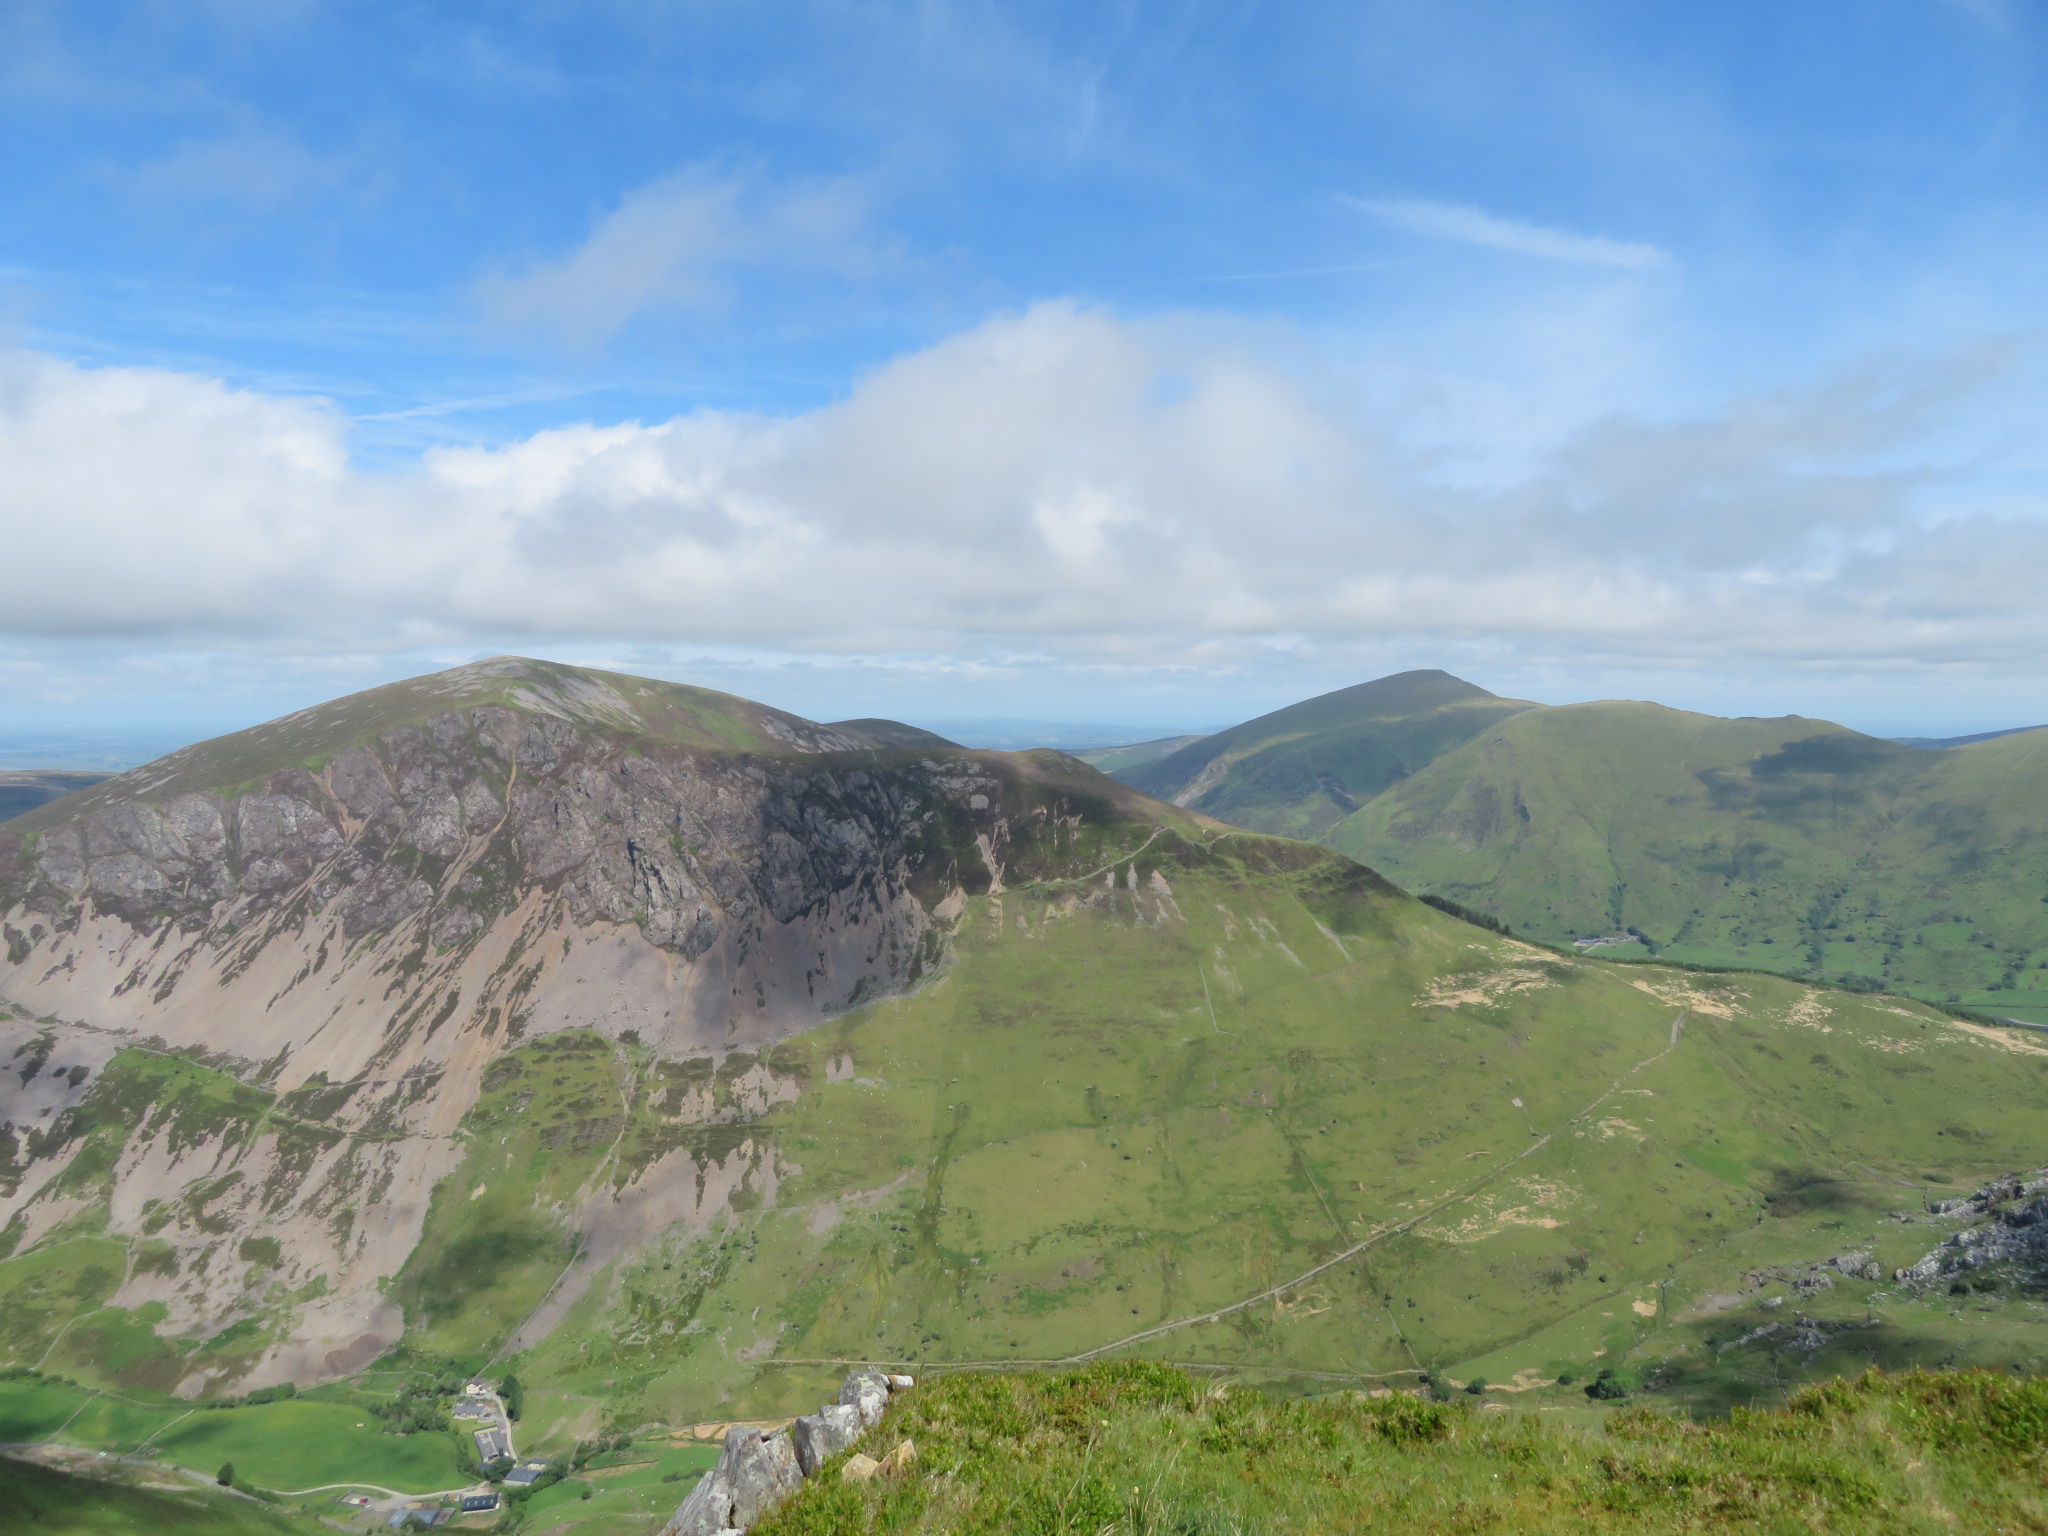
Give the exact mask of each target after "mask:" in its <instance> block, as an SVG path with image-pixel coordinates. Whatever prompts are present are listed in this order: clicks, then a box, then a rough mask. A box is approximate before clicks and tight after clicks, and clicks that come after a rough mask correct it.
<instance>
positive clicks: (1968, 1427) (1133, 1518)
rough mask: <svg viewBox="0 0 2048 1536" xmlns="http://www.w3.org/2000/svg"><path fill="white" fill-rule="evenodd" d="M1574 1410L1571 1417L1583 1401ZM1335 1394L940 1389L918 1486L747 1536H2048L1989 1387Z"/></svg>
mask: <svg viewBox="0 0 2048 1536" xmlns="http://www.w3.org/2000/svg"><path fill="white" fill-rule="evenodd" d="M1582 1400H1583V1399H1582ZM1505 1401H1506V1396H1505V1394H1493V1395H1490V1396H1487V1395H1482V1396H1478V1397H1475V1396H1472V1395H1469V1394H1465V1393H1457V1394H1455V1395H1454V1396H1453V1397H1452V1399H1451V1400H1450V1401H1448V1402H1445V1401H1440V1400H1429V1399H1426V1398H1418V1397H1415V1396H1409V1395H1406V1394H1399V1395H1385V1394H1382V1395H1380V1396H1377V1397H1363V1396H1360V1395H1356V1394H1352V1393H1341V1394H1331V1395H1328V1396H1325V1397H1323V1398H1320V1399H1316V1400H1300V1399H1297V1400H1292V1401H1279V1402H1276V1401H1274V1400H1272V1399H1271V1398H1268V1397H1265V1396H1262V1395H1261V1394H1258V1393H1255V1392H1248V1391H1245V1390H1244V1389H1243V1388H1241V1387H1231V1386H1228V1385H1225V1384H1221V1383H1217V1382H1214V1381H1211V1380H1204V1379H1201V1378H1199V1377H1195V1376H1191V1375H1189V1374H1188V1373H1185V1372H1180V1371H1174V1370H1170V1369H1166V1368H1162V1367H1158V1366H1131V1365H1119V1366H1113V1367H1097V1368H1094V1369H1091V1370H1087V1371H1082V1372H1076V1373H1073V1374H1070V1375H1059V1376H1052V1375H1023V1374H1017V1373H1005V1374H1002V1375H997V1376H952V1377H948V1378H945V1379H944V1380H942V1381H939V1382H937V1383H934V1384H930V1385H928V1386H925V1387H922V1388H920V1389H919V1390H918V1391H917V1392H915V1393H913V1394H911V1395H910V1396H908V1397H907V1398H905V1399H902V1400H900V1401H898V1402H896V1403H893V1404H892V1405H891V1410H890V1414H889V1417H888V1419H887V1420H886V1421H885V1422H884V1423H883V1424H882V1426H881V1427H880V1429H879V1430H878V1431H877V1432H876V1434H875V1435H874V1436H873V1437H872V1438H873V1439H874V1440H875V1441H876V1442H877V1443H878V1445H882V1446H886V1445H891V1444H894V1443H897V1442H899V1441H901V1440H903V1439H906V1438H907V1439H909V1440H911V1441H912V1442H913V1443H914V1444H915V1445H916V1447H917V1452H918V1456H917V1466H918V1471H919V1473H920V1475H919V1476H917V1477H912V1478H905V1479H901V1480H891V1479H886V1478H883V1479H877V1480H874V1481H870V1482H866V1483H855V1482H848V1481H846V1480H844V1479H842V1478H837V1477H833V1476H831V1475H830V1474H829V1472H828V1473H827V1475H826V1476H823V1477H820V1478H818V1479H816V1480H815V1481H813V1482H811V1483H808V1484H806V1485H805V1487H804V1488H803V1490H802V1491H801V1492H799V1493H798V1494H797V1496H796V1497H795V1498H794V1499H792V1500H791V1501H790V1502H789V1503H788V1504H787V1505H785V1506H784V1507H783V1508H782V1509H780V1510H778V1511H776V1513H775V1514H774V1515H773V1516H772V1517H771V1518H770V1519H769V1520H768V1521H766V1522H765V1523H763V1524H762V1525H760V1526H758V1527H756V1529H757V1530H758V1531H759V1533H760V1536H837V1533H840V1532H845V1531H877V1532H884V1533H887V1532H909V1531H922V1532H961V1533H967V1532H974V1533H980V1532H994V1531H1002V1532H1013V1531H1120V1532H1122V1531H1128V1532H1142V1533H1161V1536H1163V1533H1168V1532H1173V1533H1180V1532H1197V1533H1208V1532H1216V1533H1223V1532H1235V1531H1265V1530H1288V1531H1313V1532H1338V1531H1365V1530H1375V1531H1376V1530H1397V1531H1403V1532H1415V1533H1425V1536H1437V1533H1441V1536H1450V1533H1458V1536H1473V1533H1480V1532H1489V1533H1499V1536H1582V1533H1585V1532H1589V1531H1599V1532H1615V1533H1629V1536H1638V1533H1640V1536H1652V1533H1672V1536H1677V1533H1680V1532H1696V1531H1702V1530H1714V1531H1743V1532H1781V1531H1782V1532H1794V1531H1797V1532H1830V1533H1832V1532H1839V1533H1842V1536H1850V1533H1854V1536H1878V1533H1899V1536H1907V1533H1914V1536H1917V1533H1921V1532H1930V1531H1946V1530H1963V1531H1984V1532H1992V1531H2031V1530H2039V1529H2040V1528H2041V1527H2042V1525H2043V1524H2044V1522H2048V1499H2044V1498H2043V1496H2042V1491H2041V1489H2042V1485H2041V1461H2040V1447H2041V1438H2042V1436H2043V1434H2044V1433H2048V1388H2044V1384H2043V1383H2041V1382H2039V1381H2023V1380H2015V1379H2014V1378H2012V1377H2011V1376H2009V1375H2003V1374H1995V1373H1991V1372H1968V1373H1954V1374H1942V1375H1934V1374H1918V1373H1916V1374H1912V1375H1906V1376H1901V1377H1894V1378H1885V1377H1876V1376H1872V1377H1868V1378H1864V1379H1861V1380H1858V1381H1856V1382H1853V1383H1843V1384H1837V1385H1832V1386H1829V1387H1823V1388H1812V1389H1808V1390H1807V1391H1804V1392H1802V1393H1800V1394H1799V1396H1798V1397H1797V1398H1795V1399H1794V1401H1793V1403H1792V1405H1791V1407H1790V1408H1789V1409H1780V1410H1776V1411H1768V1412H1755V1413H1738V1414H1736V1415H1735V1416H1733V1417H1732V1418H1731V1419H1730V1420H1728V1421H1725V1422H1721V1423H1714V1424H1689V1423H1686V1422H1684V1421H1683V1420H1679V1419H1674V1418H1672V1417H1669V1416H1666V1415H1663V1414H1659V1413H1654V1412H1647V1413H1646V1412H1636V1413H1628V1414H1622V1415H1617V1416H1616V1417H1615V1418H1614V1419H1612V1420H1611V1421H1610V1422H1609V1423H1608V1424H1607V1425H1606V1426H1604V1431H1603V1432H1592V1433H1589V1432H1587V1431H1586V1430H1585V1429H1584V1428H1581V1427H1580V1426H1578V1425H1576V1424H1572V1423H1569V1422H1561V1420H1563V1419H1568V1418H1569V1415H1568V1414H1567V1415H1559V1414H1555V1413H1553V1414H1551V1415H1547V1416H1544V1417H1541V1418H1539V1417H1538V1416H1536V1415H1531V1414H1502V1413H1498V1412H1490V1411H1488V1410H1494V1409H1499V1408H1500V1407H1502V1406H1503V1405H1504V1403H1505Z"/></svg>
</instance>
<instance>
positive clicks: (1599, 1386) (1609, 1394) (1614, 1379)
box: [1586, 1368, 1636, 1402]
mask: <svg viewBox="0 0 2048 1536" xmlns="http://www.w3.org/2000/svg"><path fill="white" fill-rule="evenodd" d="M1635 1389H1636V1384H1635V1382H1634V1381H1633V1380H1631V1379H1630V1378H1629V1377H1627V1376H1625V1375H1623V1374H1622V1373H1621V1372H1620V1371H1617V1370H1614V1369H1612V1368H1609V1369H1606V1370H1603V1371H1601V1373H1600V1374H1599V1375H1598V1376H1595V1377H1594V1378H1593V1379H1592V1381H1590V1382H1589V1383H1587V1385H1586V1396H1588V1397H1592V1398H1598V1399H1600V1400H1602V1401H1605V1402H1612V1401H1614V1400H1615V1399H1617V1398H1623V1397H1627V1396H1628V1395H1629V1393H1631V1392H1633V1391H1635Z"/></svg>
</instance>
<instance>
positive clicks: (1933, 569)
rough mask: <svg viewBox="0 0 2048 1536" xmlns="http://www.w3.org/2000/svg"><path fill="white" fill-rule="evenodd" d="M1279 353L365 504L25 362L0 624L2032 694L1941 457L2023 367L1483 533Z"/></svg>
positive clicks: (184, 402) (1740, 404)
mask: <svg viewBox="0 0 2048 1536" xmlns="http://www.w3.org/2000/svg"><path fill="white" fill-rule="evenodd" d="M1258 340H1259V338H1258V337H1256V336H1248V335H1247V334H1246V333H1244V332H1243V331H1241V330H1239V331H1235V332H1230V333H1219V332H1217V331H1216V330H1214V329H1211V328H1207V327H1204V326H1203V325H1200V324H1198V323H1195V322H1185V321H1154V322H1143V323H1134V322H1129V321H1125V320H1122V319H1119V318H1117V317H1115V316H1112V315H1109V314H1106V313H1103V312H1101V311H1096V310H1089V309H1085V308H1080V307H1076V306H1073V305H1068V304H1048V305H1041V306H1038V307H1036V308H1033V309H1031V310H1030V311H1028V312H1025V313H1023V314H1019V315H1013V316H1006V317H1002V318H998V319H994V320H990V321H988V322H986V323H985V324H982V325H980V326H977V327H975V328H974V329H972V330H969V331H966V332H963V333H961V334H959V335H956V336H953V337H951V338H949V339H947V340H945V341H943V342H941V343H939V344H938V345H936V346H933V347H930V348H928V349H926V350H923V351H920V352H917V353H913V354H910V355H907V356H904V357H902V358H899V359H897V360H896V361H894V362H892V363H891V364H889V365H888V366H886V367H884V368H882V369H880V370H878V371H876V372H875V373H874V374H872V375H870V376H869V377H867V378H866V379H864V380H862V381H861V382H860V383H859V384H858V386H857V387H856V388H855V389H854V390H853V391H852V392H851V393H850V394H849V396H848V397H847V398H846V399H845V400H843V401H841V402H839V403H836V404H834V405H831V406H828V407H825V408H823V409H820V410H816V411H812V412H809V413H807V414H802V415H797V416H790V417H771V416H765V415H750V414H736V413H715V412H700V413H696V414H692V415H688V416H683V417H679V418H677V419H675V420H672V421H668V422H663V423H659V424H655V425H648V426H642V425H638V424H626V425H615V426H595V425H586V426H572V427H564V428H559V429H555V430H551V431H546V432H542V433H538V434H536V435H534V436H533V437H530V438H527V439H525V440H522V441H519V442H515V443H511V444H508V445H506V446H503V447H499V448H492V449H481V448H445V449H440V450H436V451H434V452H431V453H429V454H428V455H427V456H426V457H425V458H424V459H423V460H422V462H421V463H420V465H419V466H418V468H417V469H416V470H414V471H412V472H408V473H404V474H398V475H385V476H377V475H370V474H366V473H364V472H362V471H360V470H358V469H355V468H352V467H351V466H350V464H349V462H348V458H347V453H346V442H347V434H348V423H347V421H346V420H345V419H344V418H343V417H342V416H341V415H339V414H338V413H337V412H335V411H333V410H331V409H330V408H328V407H325V406H323V405H321V404H319V403H317V402H306V401H297V400H284V399H277V398H272V397H268V396H264V395H261V394H256V393H251V392H246V391H237V390H232V389H229V388H226V387H224V386H223V385H221V384H219V383H217V382H215V381H211V380H208V379H203V378H197V377H192V376H189V375H182V374H176V373H168V372H148V371H142V370H133V369H120V368H106V369H84V368H78V367H74V366H71V365H67V364H63V363H59V362H55V361H51V360H49V359H47V358H40V357H36V356H33V355H27V354H16V355H15V356H14V357H13V358H12V360H11V361H9V362H7V363H6V364H5V366H4V367H0V548H4V549H6V550H7V551H8V555H9V565H10V569H11V570H12V571H14V572H16V573H32V576H29V577H24V576H21V575H17V577H16V579H15V580H14V581H12V582H11V583H10V586H9V592H8V600H7V603H6V605H5V607H4V609H0V622H4V626H5V629H6V630H7V631H8V632H11V633H12V634H14V635H16V636H23V637H34V636H57V637H65V636H69V637H109V636H113V637H120V636H133V637H141V636H156V637H167V636H168V637H179V642H180V643H193V637H206V636H213V637H227V638H229V639H233V640H236V641H237V642H238V643H244V644H261V643H267V642H271V641H275V640H279V639H283V640H287V641H291V642H293V643H300V644H303V643H305V642H306V641H308V640H311V639H322V638H324V639H327V640H330V641H331V642H332V643H333V644H335V645H337V646H355V647H360V648H378V647H383V648H391V649H395V648H398V647H400V646H402V645H412V646H419V645H428V644H435V643H440V644H450V645H455V644H463V643H475V642H478V641H481V640H484V639H488V640H490V641H492V642H494V643H495V642H500V641H502V642H505V643H512V644H526V645H532V646H536V647H537V646H541V645H560V644H567V643H573V642H582V641H596V642H600V643H615V644H619V645H673V644H688V645H697V646H712V647H718V646H723V647H739V648H753V649H754V650H755V651H757V652H769V653H781V654H786V655H809V656H821V655H834V654H836V655H841V656H864V657H869V658H875V657H884V658H886V657H890V656H897V657H912V656H914V657H923V658H934V657H938V658H945V657H952V658H972V657H976V656H981V657H987V656H993V655H1010V656H1017V655H1029V656H1035V657H1039V658H1049V659H1051V660H1052V661H1054V662H1058V663H1060V664H1073V665H1081V666H1106V667H1117V668H1135V669H1141V670H1142V669H1146V668H1164V669H1173V668H1186V667H1190V666H1224V667H1229V666H1241V665H1252V664H1255V663H1256V659H1257V658H1258V657H1260V656H1267V655H1271V654H1274V650H1273V648H1274V647H1276V646H1277V647H1280V648H1281V649H1282V650H1284V651H1285V652H1286V653H1288V654H1290V655H1294V654H1308V653H1316V654H1321V655H1325V656H1331V655H1341V654H1347V653H1351V652H1357V653H1361V654H1362V653H1364V652H1368V651H1371V652H1375V653H1377V654H1386V653H1387V652H1388V651H1389V650H1390V649H1402V648H1405V649H1406V651H1407V652H1408V653H1410V654H1413V653H1415V652H1417V651H1418V650H1420V651H1427V650H1431V649H1434V650H1435V651H1436V652H1437V653H1438V654H1440V655H1447V654H1452V653H1458V652H1464V653H1470V652H1471V651H1472V650H1473V648H1475V647H1477V648H1482V649H1486V650H1489V651H1490V653H1491V654H1494V655H1496V656H1507V655H1512V656H1515V657H1519V658H1522V659H1524V660H1527V661H1531V662H1535V661H1540V660H1542V659H1544V658H1550V659H1552V660H1559V659H1563V660H1573V659H1576V662H1577V663H1580V664H1585V665H1621V664H1624V663H1625V664H1627V665H1629V666H1655V665H1660V664H1671V665H1692V664H1697V663H1701V662H1711V661H1716V660H1718V661H1722V662H1731V663H1733V662H1741V661H1743V660H1744V659H1745V658H1748V659H1750V660H1756V659H1764V660H1771V659H1775V660H1777V661H1779V662H1786V663H1797V664H1800V665H1806V664H1813V663H1831V664H1832V663H1839V664H1841V665H1845V666H1857V667H1876V668H1880V669H1882V668H1893V669H1904V670H1911V669H1915V668H1925V667H1929V666H1941V665H1948V664H1953V663H1972V664H1977V663H1987V662H2001V663H2003V664H2008V665H2033V663H2032V662H2031V661H2028V660H2027V658H2031V657H2038V656H2040V655H2042V654H2048V606H2044V605H2043V604H2042V603H2041V602H2040V601H2039V594H2038V585H2039V579H2040V576H2041V574H2042V573H2043V572H2044V571H2048V521H2044V518H2043V515H2042V513H2043V504H2042V502H2041V501H2040V500H2039V499H2038V498H2037V497H2030V496H2029V495H2028V494H2027V491H2026V487H2027V486H2029V485H2032V484H2034V483H2036V481H2035V479H2034V478H2032V471H2031V470H2030V469H2029V468H2028V466H2027V465H2026V464H2024V463H2020V464H2018V465H2017V466H2015V465H2012V464H2009V463H2006V462H2005V461H2003V460H1999V459H1998V458H1997V453H1998V452H1999V451H2000V450H1998V449H1997V448H1996V445H1995V444H1990V445H1987V444H1984V443H1973V442H1968V441H1965V440H1962V439H1960V438H1957V437H1955V433H1956V431H1957V429H1956V427H1955V425H1954V421H1955V418H1954V416H1953V415H1952V414H1951V413H1952V412H1953V411H1954V409H1955V407H1956V405H1957V403H1958V402H1961V401H1966V400H1980V399H1981V398H1982V397H1983V396H1984V395H1985V392H1986V391H1995V390H2004V391H2007V392H2008V394H2010V393H2011V392H2012V391H2015V390H2023V387H2024V386H2025V381H2024V379H2023V378H2022V377H2021V376H2020V375H2019V374H2016V373H2015V372H2014V354H2012V353H2010V352H2008V351H2001V350H1999V349H1993V348H1986V349H1977V350H1974V351H1966V352H1959V353H1957V354H1955V355H1953V356H1950V357H1945V358H1936V359H1922V360H1917V361H1916V360H1911V359H1893V360H1889V361H1881V362H1873V363H1871V364H1869V365H1866V366H1865V367H1863V368H1862V369H1860V370H1856V371H1854V372H1852V373H1849V374H1845V375H1843V376H1841V377H1839V378H1835V379H1830V380H1826V381H1822V382H1821V383H1818V384H1816V385H1814V386H1812V387H1810V388H1806V389H1803V390H1796V391H1784V392H1779V393H1776V394H1772V395H1765V396H1758V397H1754V398H1748V399H1742V400H1737V401H1733V402H1730V403H1729V404H1727V405H1726V406H1725V407H1724V408H1722V409H1721V410H1719V411H1717V412H1714V413H1712V414H1709V415H1706V416H1703V417H1700V418H1697V419H1691V420H1684V421H1677V422H1666V423H1652V422H1646V421H1642V420H1639V419H1633V418H1629V417H1622V416H1616V417H1611V418H1608V419H1605V420H1602V421H1599V422H1596V423H1592V424H1590V425H1587V426H1584V427H1582V428H1581V429H1579V430H1577V431H1575V432H1573V433H1572V434H1570V435H1569V436H1568V437H1567V438H1566V439H1565V440H1563V441H1561V442H1559V443H1557V444H1555V445H1554V447H1553V449H1552V451H1551V452H1550V453H1549V454H1548V455H1546V456H1545V457H1544V459H1543V460H1542V462H1541V463H1539V465H1538V467H1537V468H1536V469H1535V470H1534V471H1533V472H1530V473H1528V474H1526V475H1525V476H1523V477H1522V478H1521V479H1520V480H1519V481H1517V482H1515V483H1512V484H1507V485H1504V486H1503V485H1490V486H1489V487H1488V488H1486V489H1483V490H1475V489H1470V488H1462V489H1461V488H1455V487H1447V486H1445V485H1443V484H1442V483H1440V482H1431V481H1427V480H1420V479H1417V478H1415V477H1414V476H1413V475H1412V474H1410V473H1409V472H1408V471H1407V470H1406V469H1405V468H1404V465H1405V464H1406V463H1407V462H1408V455H1407V451H1406V446H1405V445H1406V440H1407V436H1408V434H1409V432H1410V428H1411V424H1410V423H1409V422H1407V421H1404V420H1403V419H1402V418H1401V417H1400V416H1399V415H1398V414H1394V413H1390V412H1380V413H1371V412H1366V411H1363V410H1361V409H1358V408H1354V407H1351V406H1347V405H1345V404H1342V403H1341V397H1339V396H1336V395H1333V394H1332V393H1330V392H1328V391H1326V390H1325V389H1323V388H1321V387H1319V386H1317V385H1315V384H1313V383H1312V382H1311V381H1310V380H1308V379H1307V378H1306V377H1304V376H1303V375H1302V373H1301V372H1300V371H1299V370H1298V369H1297V368H1296V367H1294V366H1291V365H1288V366H1283V365H1282V364H1281V363H1279V362H1276V361H1275V360H1274V359H1275V357H1276V356H1282V355H1285V354H1284V349H1283V348H1280V347H1266V346H1260V345H1255V344H1254V343H1256V342H1257V341H1258ZM1992 414H1993V415H1995V414H1996V413H1995V412H1994V413H1992ZM1944 434H1947V436H1944ZM1987 455H1989V457H1988V458H1987ZM1979 461H1983V462H1985V463H1989V464H1991V467H1992V469H1993V470H1994V471H1995V472H1996V473H1995V475H1994V479H1995V480H1996V481H1997V484H1996V493H1997V496H1998V497H1999V500H1998V501H1997V502H1996V503H1995V510H1994V503H1992V502H1991V501H1990V500H1989V499H1988V495H1989V493H1988V492H1980V491H1979V490H1977V489H1975V487H1976V486H1977V484H1978V482H1977V481H1976V480H1975V479H1974V478H1973V476H1975V475H1976V474H1977V473H1978V469H1977V467H1976V466H1977V465H1978V463H1979Z"/></svg>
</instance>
